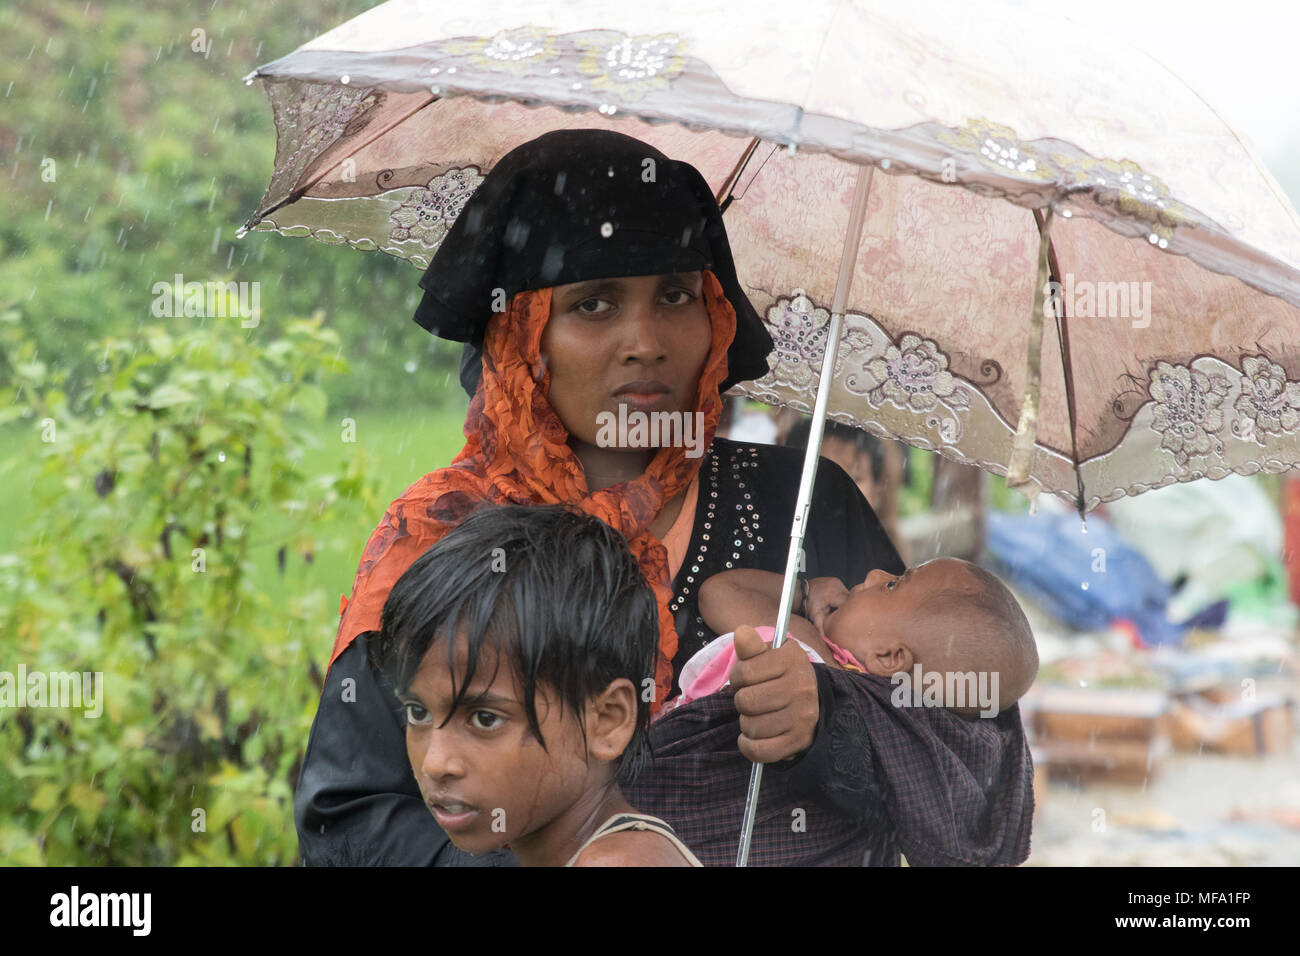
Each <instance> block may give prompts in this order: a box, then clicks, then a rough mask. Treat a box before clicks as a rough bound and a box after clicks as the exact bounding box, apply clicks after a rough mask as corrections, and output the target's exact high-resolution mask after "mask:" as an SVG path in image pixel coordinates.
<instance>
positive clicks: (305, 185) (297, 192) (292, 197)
mask: <svg viewBox="0 0 1300 956" xmlns="http://www.w3.org/2000/svg"><path fill="white" fill-rule="evenodd" d="M439 99H441V97H437V96H432V95H430V96H429V98H428V99H427V100H425V101H424V102H423V103H421V104H420V105H418V106H417V107H415V109H413V110H411V111H409V112H407V113H404V114H403V115H402V116H400V117H399V118H397V119H396V120H395V121H394V122H392V123H387V124H385V126H384V128H383V129H380V130H377V131H375V133H374V135H373V136H370V137H368V138H367V139H366V140H365V142H362V143H357V144H355V145H353V144H349V145H350V146H351V147H352V148H351V150H350V152H349V153H348V155H347V156H341V157H339V158H338V159H337V160H335V161H334V162H332V163H331V164H330V165H329V166H323V167H321V168H320V169H318V170H317V171H316V174H315V175H314V176H312V178H311V179H310V180H309V181H307V182H301V180H300V181H299V185H297V186H295V187H294V189H293V191H292V192H291V193H290V194H289V197H288V199H287V200H286V203H287V202H296V201H297V200H299V199H301V198H302V197H303V196H304V195H305V194H306V192H307V190H308V189H311V187H312V186H315V185H316V184H317V183H318V182H320V181H321V180H322V179H324V178H325V174H326V173H328V172H330V171H331V170H334V169H337V168H338V167H339V166H340V165H341V164H342V163H343V162H344V161H345V160H347V159H350V158H351V157H353V156H355V155H357V153H359V152H361V150H363V149H365V148H366V147H367V146H369V145H370V144H371V143H373V142H374V141H375V140H377V139H379V137H381V136H383V135H385V134H386V133H388V132H390V131H391V130H393V129H394V128H395V127H397V126H399V125H400V124H402V123H404V122H406V121H407V120H408V119H410V118H411V117H412V116H414V115H415V114H416V113H418V112H420V110H422V109H424V108H425V107H426V106H428V105H429V104H430V103H434V102H436V101H437V100H439ZM330 145H331V146H333V145H335V144H334V143H331V144H330ZM325 152H328V149H326V150H325V151H324V152H322V153H321V155H322V156H323V155H324V154H325ZM319 159H320V157H319V156H318V157H317V158H316V160H319ZM313 162H315V161H313ZM282 205H284V204H283V203H282Z"/></svg>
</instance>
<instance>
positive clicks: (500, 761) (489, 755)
mask: <svg viewBox="0 0 1300 956" xmlns="http://www.w3.org/2000/svg"><path fill="white" fill-rule="evenodd" d="M465 661H466V642H465V640H464V638H463V637H458V639H457V645H456V667H457V672H456V675H457V681H458V682H463V677H462V675H463V674H464V669H465ZM498 664H499V665H500V666H498ZM452 700H453V694H452V683H451V671H450V670H449V668H448V666H447V648H446V645H445V644H444V643H443V642H442V641H437V642H435V643H434V644H433V646H432V647H431V648H430V649H429V651H428V652H427V653H426V654H425V655H424V659H423V660H422V661H421V662H420V669H419V671H418V672H417V673H416V676H415V679H414V680H413V681H412V682H411V686H410V688H408V690H407V692H406V693H405V694H404V695H402V702H403V703H404V704H405V705H406V720H407V724H406V753H407V756H408V757H409V758H410V761H411V769H412V770H413V771H414V772H415V779H416V782H417V783H418V784H419V786H420V793H421V795H422V796H423V797H424V802H425V803H426V804H427V805H428V807H429V809H430V810H431V811H432V812H433V815H434V817H435V818H436V819H437V821H438V825H439V826H441V827H442V829H443V830H444V831H446V833H447V836H448V837H450V838H451V841H452V843H454V844H456V846H457V847H459V848H460V849H461V850H464V851H466V852H469V853H485V852H487V851H489V850H494V849H497V848H499V847H502V846H504V845H505V844H507V843H509V842H511V841H515V840H519V839H521V838H523V837H526V836H530V835H536V834H538V833H539V831H541V830H543V829H544V828H545V827H546V826H547V825H548V824H550V823H551V822H553V821H554V820H555V819H556V818H557V817H559V816H560V815H561V814H562V813H563V812H564V811H565V810H567V809H569V808H570V807H572V806H574V804H575V803H576V802H578V800H579V798H580V797H581V796H582V795H583V794H584V793H585V792H586V791H587V790H588V788H589V786H590V782H591V781H590V779H589V763H588V760H587V751H586V749H585V748H584V746H583V740H582V731H581V727H580V726H579V724H578V720H577V717H576V716H575V715H574V714H573V713H572V712H571V710H566V711H565V713H563V714H561V712H560V711H561V708H560V705H559V703H558V698H557V697H556V695H555V694H554V693H549V692H548V688H545V687H543V686H541V685H539V686H538V687H537V691H536V696H535V701H534V703H535V705H536V709H537V720H538V725H539V727H540V728H541V732H542V736H543V737H544V738H545V740H546V748H547V749H545V750H544V749H543V748H542V745H541V743H540V742H539V741H538V739H537V738H536V736H534V735H533V733H532V732H531V731H530V730H529V728H528V718H527V716H526V714H525V712H524V705H523V690H522V687H521V686H520V685H519V683H518V678H517V677H516V675H515V674H514V673H513V670H512V668H510V667H509V665H508V664H507V663H506V662H505V661H499V660H498V655H497V654H496V652H495V651H493V650H492V649H491V648H488V647H484V648H483V649H482V651H481V652H480V654H479V659H478V662H477V666H476V668H475V673H474V680H473V682H472V683H471V684H470V686H469V688H468V689H467V691H466V694H465V697H464V699H463V700H462V701H461V706H460V708H459V709H458V711H457V712H456V713H455V714H453V715H452V717H451V719H450V720H449V721H448V722H447V723H446V725H445V726H441V727H440V726H439V724H441V723H442V721H443V719H444V718H445V717H446V716H447V712H448V710H449V708H450V706H451V702H452Z"/></svg>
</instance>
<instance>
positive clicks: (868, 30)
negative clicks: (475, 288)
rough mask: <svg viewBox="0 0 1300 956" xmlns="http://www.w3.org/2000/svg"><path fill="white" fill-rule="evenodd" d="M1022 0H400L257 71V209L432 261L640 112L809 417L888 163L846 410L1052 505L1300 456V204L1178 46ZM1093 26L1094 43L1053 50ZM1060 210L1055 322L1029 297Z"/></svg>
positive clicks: (868, 246)
mask: <svg viewBox="0 0 1300 956" xmlns="http://www.w3.org/2000/svg"><path fill="white" fill-rule="evenodd" d="M945 8H947V9H945ZM1017 9H1019V8H1018V7H1017V6H1016V5H1015V4H1010V5H1008V8H1007V13H1006V15H1005V16H1002V17H997V18H991V17H990V16H989V14H988V13H987V12H986V11H985V10H984V8H983V7H982V8H981V13H980V15H978V16H976V15H973V14H972V13H971V11H970V10H969V9H968V5H967V4H966V3H964V2H963V0H956V2H952V3H947V2H944V3H928V4H926V5H924V8H922V7H920V6H917V7H912V6H908V5H904V4H896V3H892V2H874V0H857V2H854V3H841V2H834V0H804V2H802V3H801V4H800V5H799V10H798V16H792V15H791V11H790V8H789V6H788V5H787V4H784V3H758V2H751V3H748V4H745V5H744V7H743V8H737V7H736V6H735V5H734V4H715V3H707V2H706V3H701V2H698V0H691V2H676V0H670V2H662V3H656V4H621V5H613V4H609V3H607V2H606V0H564V2H545V0H538V2H519V0H481V2H478V3H475V4H471V5H470V6H468V7H458V8H456V10H455V15H454V16H450V15H447V14H445V13H443V12H439V11H438V10H435V9H434V7H433V6H431V5H429V4H427V3H421V2H416V0H391V2H389V3H386V4H384V5H382V6H380V7H376V8H375V9H373V10H371V11H369V12H367V13H365V14H363V15H361V16H359V17H357V18H355V19H353V20H351V21H349V22H348V23H345V24H344V25H342V26H340V27H339V28H337V29H335V30H332V31H330V32H329V33H326V34H324V35H322V36H320V37H319V38H317V39H315V40H313V41H311V42H310V43H308V44H306V45H305V46H303V47H301V48H299V49H298V50H296V51H294V52H293V53H291V54H289V55H288V56H285V57H283V58H281V59H279V60H276V61H274V62H272V63H270V64H267V65H266V66H263V67H261V68H260V69H258V70H256V71H254V72H253V73H251V74H250V75H249V76H248V77H247V78H246V81H247V82H248V83H252V82H253V80H254V78H258V79H261V80H262V81H263V83H264V86H265V89H266V91H267V93H268V94H269V97H270V99H271V103H272V106H273V110H274V114H275V122H276V128H277V136H278V139H277V144H276V158H275V168H274V172H273V174H272V177H271V183H270V186H269V188H268V189H267V192H266V196H265V198H264V199H263V200H262V202H261V204H260V205H259V206H258V208H257V211H256V212H255V213H254V214H253V215H252V217H251V218H250V219H249V220H248V223H247V224H246V226H245V229H254V228H255V229H259V230H275V231H278V232H281V233H283V234H286V235H310V236H313V237H315V238H316V239H319V240H323V241H327V242H338V243H347V244H349V245H352V246H355V247H357V248H360V249H378V250H382V251H384V252H387V253H389V254H391V255H394V256H399V257H402V258H405V259H407V260H408V261H410V262H411V263H412V264H413V265H415V266H418V267H420V268H423V267H424V266H425V265H427V263H428V260H429V257H430V255H431V254H432V252H433V251H434V250H435V249H436V248H437V246H438V243H439V242H440V241H441V239H442V237H443V235H445V233H446V231H447V229H448V227H449V224H450V223H451V221H453V220H454V218H455V216H456V215H457V213H458V211H459V210H460V208H461V207H462V206H463V204H464V202H465V200H466V199H467V198H468V196H469V195H470V193H471V192H472V191H473V190H474V188H475V187H476V185H477V184H478V183H479V182H480V181H481V180H482V178H483V175H484V173H485V172H486V171H487V170H489V169H490V168H491V167H492V165H493V164H494V163H495V162H496V161H497V159H498V158H499V157H500V156H502V155H503V154H505V153H506V152H508V151H509V150H510V149H512V148H514V147H515V146H517V145H519V144H520V143H523V142H525V141H527V140H529V139H532V138H534V137H535V136H538V135H540V134H542V133H544V132H547V131H549V130H553V129H560V128H574V127H603V128H610V129H616V130H619V131H622V132H625V133H627V134H629V135H632V136H636V137H638V138H640V139H643V140H645V141H647V142H649V143H651V144H653V145H654V146H656V147H657V148H659V149H660V150H662V151H663V152H664V153H666V154H667V155H670V156H672V157H674V158H677V159H684V160H687V161H689V162H691V163H692V164H693V165H695V166H696V167H697V168H698V169H699V170H700V172H701V173H702V174H703V175H704V177H705V178H706V179H707V180H708V181H709V183H710V184H711V185H712V186H714V187H715V189H716V194H717V196H718V199H719V201H720V203H722V204H724V205H725V220H726V222H727V230H728V235H729V237H730V240H731V244H732V248H733V251H734V254H735V258H736V265H737V271H738V273H739V275H740V279H741V282H742V284H743V285H744V286H745V288H746V291H747V293H748V294H749V296H750V299H751V301H752V302H753V303H754V305H755V307H756V308H757V309H758V310H759V312H760V314H764V315H765V316H766V321H767V322H768V324H769V326H770V330H771V332H772V335H773V338H774V339H775V341H776V343H777V350H776V352H775V353H774V355H773V356H772V358H771V373H770V374H769V375H767V376H765V377H764V378H762V379H759V380H758V381H755V382H749V383H744V384H742V385H740V386H737V388H736V389H735V391H737V392H742V393H744V394H746V395H749V396H751V397H753V398H756V399H759V400H761V401H764V402H768V403H774V404H782V405H789V406H792V407H794V408H798V409H801V410H803V411H809V410H811V409H812V408H813V403H814V395H815V392H816V388H817V384H818V381H819V378H820V370H821V364H822V358H823V350H824V348H825V344H826V340H827V333H828V326H829V320H830V311H831V299H832V293H833V290H834V287H835V283H836V279H837V275H838V264H839V262H840V258H841V252H842V246H843V242H844V237H845V234H846V230H847V227H848V224H849V219H850V213H851V209H850V206H851V196H852V195H853V191H854V185H855V181H856V174H857V172H858V170H859V169H861V168H863V166H862V165H861V164H866V165H867V166H869V167H874V170H875V172H876V175H874V176H873V177H872V181H871V188H870V194H869V197H868V203H867V208H866V215H865V222H864V227H863V232H862V239H861V242H860V244H859V245H858V246H857V247H856V252H857V255H856V261H853V262H851V263H850V264H851V272H852V275H851V278H852V282H851V286H850V289H849V292H848V297H847V300H846V305H845V310H844V312H845V314H844V319H843V333H842V345H841V347H840V349H839V350H838V353H837V357H836V359H835V374H834V377H833V380H832V381H831V382H830V383H829V400H828V417H830V418H832V419H834V420H837V421H841V422H846V423H849V424H852V425H856V426H858V427H861V428H865V429H867V430H868V431H870V432H872V433H873V434H875V435H878V436H882V437H883V436H889V437H894V438H898V439H901V440H902V441H904V442H906V443H908V444H910V445H915V446H917V447H920V448H927V449H932V450H934V451H937V452H939V453H940V454H942V455H944V456H946V457H949V458H952V459H954V460H957V461H961V462H966V463H974V464H977V465H979V466H980V467H982V468H985V469H987V470H989V471H992V472H994V473H997V474H1006V473H1007V471H1008V467H1009V466H1012V467H1016V468H1017V474H1016V475H1013V476H1012V483H1013V484H1016V485H1018V486H1019V487H1021V488H1022V490H1024V491H1025V492H1026V493H1027V494H1029V495H1030V497H1031V498H1032V497H1033V495H1034V494H1036V493H1037V492H1038V491H1039V490H1045V491H1048V492H1050V493H1052V494H1055V495H1058V496H1060V497H1061V498H1063V499H1065V500H1066V501H1068V502H1070V503H1071V504H1072V505H1073V506H1074V507H1075V508H1076V509H1078V511H1079V512H1080V514H1083V513H1086V512H1087V511H1088V510H1090V509H1092V508H1094V507H1096V506H1097V505H1098V504H1100V503H1101V502H1104V501H1109V500H1111V499H1114V498H1117V497H1120V496H1122V495H1125V494H1130V495H1131V494H1138V493H1140V492H1142V491H1145V490H1148V489H1150V488H1155V487H1159V486H1161V485H1165V484H1169V483H1171V482H1174V481H1187V480H1192V479H1196V478H1200V477H1209V478H1220V477H1223V476H1225V475H1227V474H1229V473H1231V472H1239V473H1241V474H1252V473H1255V472H1258V471H1261V470H1262V471H1270V472H1280V471H1284V470H1286V469H1288V468H1291V467H1294V466H1295V465H1296V464H1297V463H1300V442H1298V441H1297V439H1298V438H1300V217H1298V216H1297V214H1296V212H1295V210H1294V208H1293V207H1292V206H1291V205H1290V204H1289V203H1288V202H1287V200H1286V199H1285V198H1284V196H1283V194H1282V192H1281V190H1280V188H1279V187H1278V185H1277V183H1276V182H1275V180H1274V179H1273V178H1272V177H1271V176H1270V175H1269V173H1268V172H1267V171H1266V170H1265V169H1264V167H1263V165H1262V164H1261V163H1260V162H1259V160H1258V159H1257V158H1256V157H1255V155H1254V153H1253V152H1252V150H1251V148H1250V146H1249V145H1248V144H1247V143H1246V142H1245V141H1244V140H1243V139H1242V138H1241V137H1239V136H1238V135H1237V134H1235V133H1234V132H1233V131H1232V130H1231V129H1230V128H1229V127H1228V126H1227V125H1225V123H1224V122H1223V120H1222V119H1220V118H1219V116H1218V115H1217V114H1216V113H1215V112H1214V111H1213V110H1212V109H1211V108H1210V107H1209V106H1207V105H1206V103H1205V102H1204V101H1202V100H1201V99H1200V98H1199V97H1198V96H1197V95H1196V94H1195V93H1194V92H1193V91H1192V90H1191V89H1189V88H1188V87H1187V86H1186V85H1185V84H1184V83H1183V82H1182V81H1181V80H1179V79H1178V78H1177V77H1176V76H1174V75H1173V74H1172V73H1170V72H1169V71H1168V70H1166V69H1165V68H1163V67H1162V66H1161V65H1160V64H1159V63H1158V62H1157V61H1156V60H1155V59H1153V58H1152V57H1150V56H1148V55H1147V54H1144V53H1140V52H1137V51H1135V50H1132V49H1126V48H1124V47H1123V46H1121V45H1119V44H1117V43H1116V41H1115V40H1114V38H1113V36H1112V35H1110V34H1099V33H1092V32H1090V31H1089V30H1088V29H1087V28H1086V27H1085V26H1081V25H1078V24H1074V23H1071V22H1068V21H1058V22H1056V23H1055V24H1052V25H1049V24H1048V23H1047V21H1045V20H1044V18H1043V17H1042V15H1041V14H1040V13H1039V12H1038V11H1037V10H1034V11H1033V12H1032V15H1031V14H1030V13H1029V11H1027V10H1022V11H1021V13H1020V14H1019V15H1017V13H1016V11H1017ZM1007 24H1016V27H1015V28H1014V29H1012V28H1008V26H1007ZM1067 34H1068V36H1069V37H1070V49H1071V50H1073V51H1075V52H1076V53H1078V52H1080V51H1086V52H1087V55H1086V56H1083V55H1077V56H1075V55H1072V56H1063V55H1062V54H1061V47H1060V38H1061V37H1063V36H1066V35H1067ZM782 147H787V148H782ZM1042 220H1046V221H1047V222H1048V223H1050V226H1051V228H1050V236H1049V238H1050V242H1049V243H1048V244H1047V245H1046V249H1045V253H1044V255H1043V259H1044V260H1045V261H1046V266H1047V269H1048V274H1047V278H1048V279H1051V280H1055V281H1056V282H1058V283H1059V287H1060V290H1061V295H1060V296H1059V297H1058V301H1059V302H1060V304H1061V306H1063V308H1060V309H1059V311H1061V312H1063V315H1061V316H1060V317H1059V318H1057V317H1056V316H1055V315H1054V313H1055V311H1058V310H1056V309H1051V308H1048V309H1046V310H1038V309H1037V308H1036V305H1035V292H1036V291H1041V289H1040V288H1039V287H1040V283H1039V281H1038V269H1037V265H1038V259H1039V254H1038V253H1039V246H1040V227H1039V223H1040V221H1042ZM241 234H242V232H241ZM1042 311H1046V312H1047V313H1048V314H1047V315H1046V318H1045V321H1043V322H1042V330H1041V361H1036V360H1035V357H1036V353H1037V352H1038V330H1037V329H1036V328H1035V325H1036V323H1035V322H1034V321H1033V319H1034V316H1035V315H1038V316H1040V317H1041V314H1042ZM1018 432H1019V433H1020V434H1021V436H1022V437H1021V443H1020V444H1021V449H1020V456H1019V459H1018V461H1012V454H1013V446H1014V445H1015V436H1016V435H1017V433H1018ZM1031 439H1032V440H1031Z"/></svg>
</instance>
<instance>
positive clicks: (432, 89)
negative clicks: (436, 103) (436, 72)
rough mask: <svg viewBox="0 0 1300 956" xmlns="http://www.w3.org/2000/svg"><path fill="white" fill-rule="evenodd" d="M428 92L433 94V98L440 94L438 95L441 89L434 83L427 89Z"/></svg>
mask: <svg viewBox="0 0 1300 956" xmlns="http://www.w3.org/2000/svg"><path fill="white" fill-rule="evenodd" d="M429 92H430V93H432V94H434V95H435V96H437V95H438V94H440V93H441V92H442V87H440V86H438V85H437V84H436V83H435V84H434V85H433V86H431V87H429Z"/></svg>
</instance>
